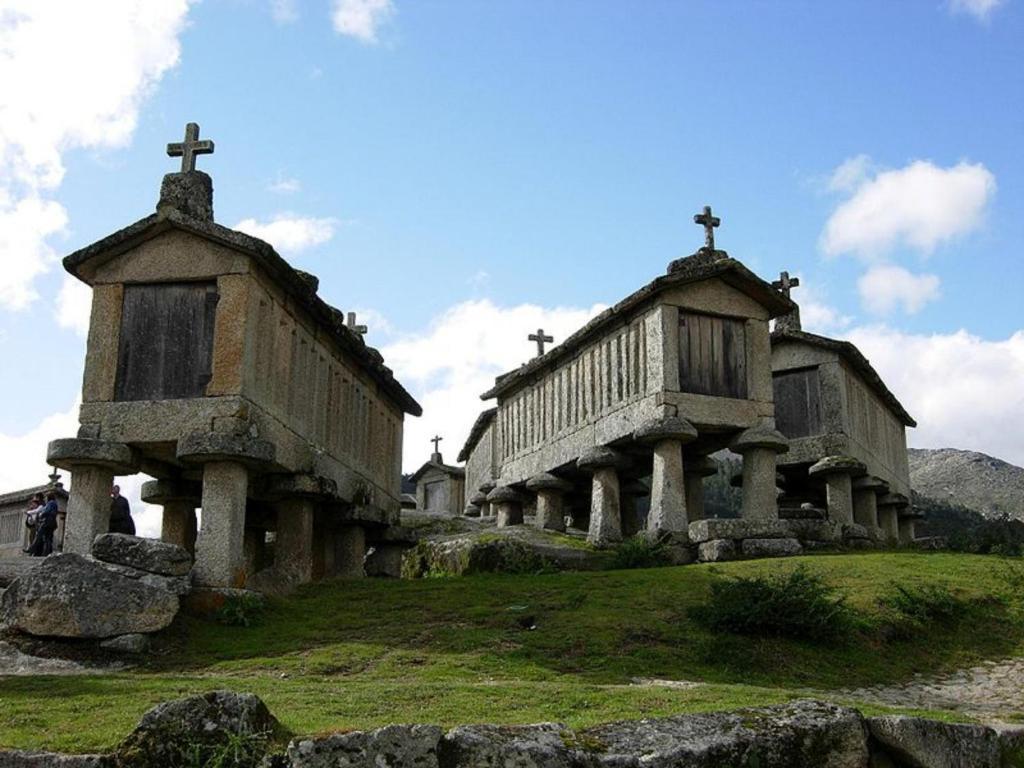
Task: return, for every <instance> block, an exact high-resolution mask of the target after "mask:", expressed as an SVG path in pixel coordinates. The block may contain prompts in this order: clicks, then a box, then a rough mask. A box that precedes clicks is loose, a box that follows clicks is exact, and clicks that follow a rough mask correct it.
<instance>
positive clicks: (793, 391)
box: [772, 368, 824, 437]
mask: <svg viewBox="0 0 1024 768" xmlns="http://www.w3.org/2000/svg"><path fill="white" fill-rule="evenodd" d="M772 389H773V390H774V398H775V426H776V427H777V428H778V429H779V431H780V432H782V434H784V435H785V436H786V437H808V436H809V435H820V434H821V433H822V430H823V425H824V419H823V416H822V408H821V380H820V379H819V377H818V369H817V368H802V369H800V370H795V371H780V372H779V373H776V374H773V375H772Z"/></svg>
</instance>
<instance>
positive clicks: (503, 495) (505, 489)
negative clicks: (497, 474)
mask: <svg viewBox="0 0 1024 768" xmlns="http://www.w3.org/2000/svg"><path fill="white" fill-rule="evenodd" d="M487 501H489V502H491V503H492V504H493V503H497V504H502V503H505V504H508V503H515V502H518V501H522V498H520V496H519V494H518V493H516V492H515V491H514V490H512V488H510V487H509V486H507V485H499V486H498V487H497V488H495V489H494V490H493V491H491V492H490V493H488V494H487Z"/></svg>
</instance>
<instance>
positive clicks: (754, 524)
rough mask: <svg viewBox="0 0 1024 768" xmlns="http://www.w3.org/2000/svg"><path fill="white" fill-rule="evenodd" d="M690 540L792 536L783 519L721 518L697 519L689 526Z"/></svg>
mask: <svg viewBox="0 0 1024 768" xmlns="http://www.w3.org/2000/svg"><path fill="white" fill-rule="evenodd" d="M689 534H690V541H693V542H696V543H698V544H699V543H700V542H703V541H711V540H712V539H774V538H780V539H781V538H787V537H790V536H792V534H791V533H790V532H789V529H788V528H787V526H786V524H785V523H784V522H783V521H781V520H747V519H745V518H721V519H708V520H697V521H695V522H692V523H690V526H689Z"/></svg>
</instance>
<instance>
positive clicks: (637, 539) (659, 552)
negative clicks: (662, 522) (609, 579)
mask: <svg viewBox="0 0 1024 768" xmlns="http://www.w3.org/2000/svg"><path fill="white" fill-rule="evenodd" d="M667 564H668V553H667V552H666V551H665V544H664V543H663V542H661V541H659V540H658V539H653V538H649V537H647V536H645V535H643V534H639V535H637V536H633V537H632V538H629V539H626V540H625V541H624V542H622V543H621V544H620V545H619V546H618V547H616V549H615V552H614V553H612V557H611V560H609V561H608V567H609V568H611V569H613V570H619V569H622V570H625V569H629V568H657V567H658V566H661V565H667Z"/></svg>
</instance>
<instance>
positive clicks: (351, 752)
mask: <svg viewBox="0 0 1024 768" xmlns="http://www.w3.org/2000/svg"><path fill="white" fill-rule="evenodd" d="M441 736H442V731H441V729H440V728H438V727H437V726H436V725H389V726H386V727H384V728H378V729H377V730H375V731H369V732H364V731H354V732H352V733H336V734H333V735H331V736H326V737H322V738H315V739H296V740H294V741H292V743H291V744H289V745H288V752H287V760H288V765H289V766H290V768H340V767H341V766H344V767H345V768H385V766H386V768H437V766H438V747H439V744H440V742H441Z"/></svg>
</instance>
